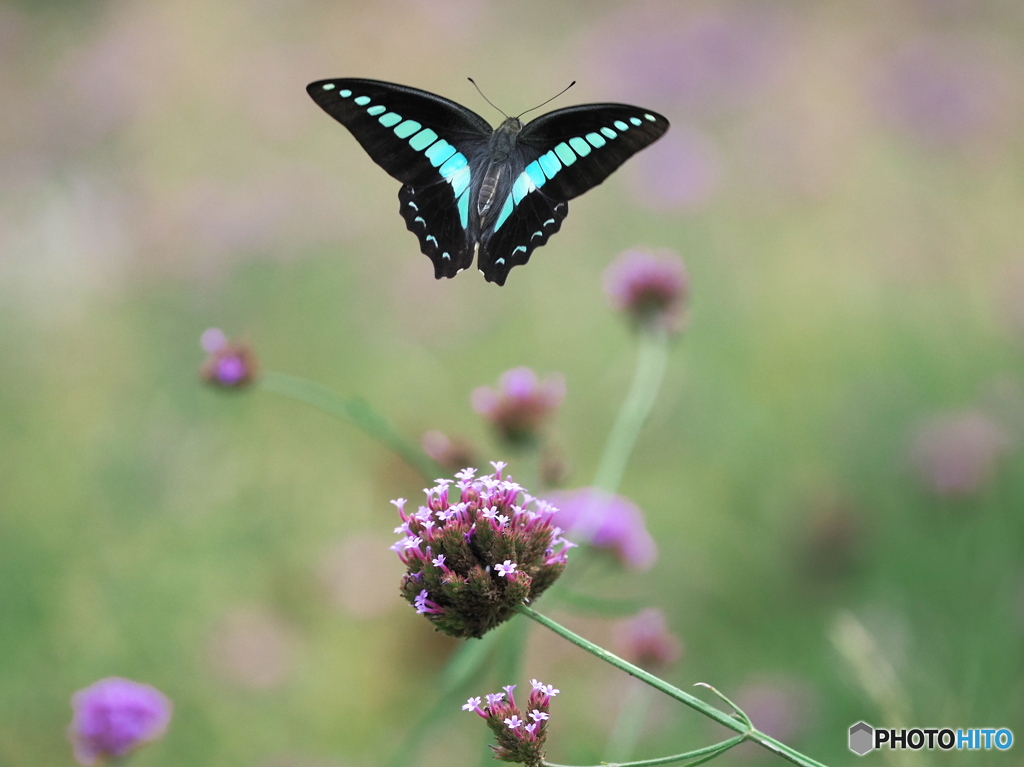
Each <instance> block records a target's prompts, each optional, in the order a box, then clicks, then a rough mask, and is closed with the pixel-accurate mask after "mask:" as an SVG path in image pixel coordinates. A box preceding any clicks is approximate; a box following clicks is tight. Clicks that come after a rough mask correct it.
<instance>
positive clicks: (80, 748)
mask: <svg viewBox="0 0 1024 767" xmlns="http://www.w3.org/2000/svg"><path fill="white" fill-rule="evenodd" d="M71 708H72V709H73V710H74V715H73V716H72V719H71V726H70V727H69V728H68V738H69V739H70V740H71V744H72V746H73V747H74V751H75V759H76V760H77V761H78V763H79V764H84V765H93V764H102V763H104V762H106V761H108V760H110V759H118V758H120V757H123V756H125V755H126V754H128V753H129V752H131V751H133V750H134V749H136V748H137V747H139V746H141V745H142V744H143V743H147V742H149V741H151V740H156V739H158V738H160V737H161V736H162V735H163V734H164V732H165V731H166V730H167V725H168V724H169V723H170V721H171V701H170V700H168V699H167V696H166V695H164V694H163V693H162V692H160V691H159V690H157V689H156V688H155V687H150V686H149V685H148V684H140V683H139V682H133V681H131V680H130V679H122V678H120V677H116V676H112V677H108V678H106V679H101V680H100V681H98V682H96V683H95V684H93V685H91V686H89V687H86V688H85V689H84V690H79V691H78V692H76V693H75V694H74V695H73V696H72V697H71Z"/></svg>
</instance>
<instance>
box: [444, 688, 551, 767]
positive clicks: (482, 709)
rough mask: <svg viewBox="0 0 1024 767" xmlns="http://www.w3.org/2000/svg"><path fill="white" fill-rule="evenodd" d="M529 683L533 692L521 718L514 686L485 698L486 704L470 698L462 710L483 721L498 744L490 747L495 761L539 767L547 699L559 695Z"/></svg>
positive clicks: (545, 735)
mask: <svg viewBox="0 0 1024 767" xmlns="http://www.w3.org/2000/svg"><path fill="white" fill-rule="evenodd" d="M530 683H531V684H532V685H533V689H532V690H531V691H530V697H529V700H528V701H527V705H526V713H525V714H524V713H523V712H522V711H521V710H520V709H519V706H518V705H516V700H515V696H514V694H513V691H514V690H515V689H516V686H515V685H514V684H510V685H508V686H507V687H504V688H502V689H504V690H505V692H498V693H492V694H490V695H486V696H485V698H486V699H487V702H486V703H483V701H481V699H480V698H470V699H469V700H468V701H466V703H465V705H463V707H462V710H463V711H472V712H474V713H476V714H478V715H479V716H481V717H483V718H484V719H485V720H486V721H487V726H488V727H490V728H491V732H493V733H494V736H495V738H496V739H497V741H498V744H497V745H496V746H491V748H492V749H493V750H494V758H495V759H500V760H501V761H503V762H517V763H519V764H525V765H527V767H539V765H541V764H542V763H543V761H544V742H545V741H546V740H547V730H548V719H549V715H548V714H549V707H550V704H551V699H552V698H553V697H555V696H556V695H558V692H559V691H558V690H556V689H555V688H554V687H553V686H551V685H549V684H544V683H543V682H538V681H537V680H536V679H531V680H530Z"/></svg>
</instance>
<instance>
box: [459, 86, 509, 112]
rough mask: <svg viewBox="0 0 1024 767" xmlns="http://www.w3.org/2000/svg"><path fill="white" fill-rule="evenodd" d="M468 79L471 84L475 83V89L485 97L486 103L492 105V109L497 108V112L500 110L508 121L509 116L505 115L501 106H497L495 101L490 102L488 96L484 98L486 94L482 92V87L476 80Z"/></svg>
mask: <svg viewBox="0 0 1024 767" xmlns="http://www.w3.org/2000/svg"><path fill="white" fill-rule="evenodd" d="M466 79H467V80H469V81H470V82H471V83H473V87H474V88H476V92H477V93H479V94H480V95H481V96H483V97H484V101H486V102H487V103H488V104H490V105H491V106H492V107H494V108H495V109H497V110H498V111H499V112H501V113H502V114H503V115H505V119H508V115H506V114H505V112H504V110H503V109H501V107H499V106H498V105H497V104H495V103H494V102H493V101H491V100H490V99H489V98H487V97H486V96H484V92H483V91H482V90H480V86H479V85H477V84H476V80H474V79H473V78H472V77H467V78H466Z"/></svg>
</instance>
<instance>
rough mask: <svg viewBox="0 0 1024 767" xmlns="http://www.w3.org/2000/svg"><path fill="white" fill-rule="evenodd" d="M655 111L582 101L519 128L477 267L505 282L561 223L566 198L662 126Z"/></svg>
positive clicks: (656, 136)
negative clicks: (508, 179)
mask: <svg viewBox="0 0 1024 767" xmlns="http://www.w3.org/2000/svg"><path fill="white" fill-rule="evenodd" d="M668 126H669V123H668V120H666V119H665V118H664V117H662V116H661V115H659V114H657V113H656V112H651V111H650V110H645V109H641V108H639V107H634V106H629V105H626V104H583V105H581V106H574V107H568V108H566V109H559V110H556V111H554V112H549V113H548V114H546V115H542V116H541V117H538V118H537V119H536V120H534V121H532V122H530V123H528V124H527V125H526V126H525V127H524V128H523V130H522V131H521V132H520V133H519V136H518V138H517V147H516V152H515V155H514V157H513V158H511V159H510V168H511V171H512V173H511V179H512V180H511V183H510V184H509V185H508V190H507V192H506V194H505V197H504V203H503V205H502V207H501V209H500V210H499V212H498V214H497V216H496V217H495V219H494V224H493V226H489V227H488V228H487V229H486V230H485V231H484V232H483V234H482V236H481V244H480V270H481V271H482V272H483V273H484V277H486V278H487V280H488V281H490V282H497V283H498V284H499V285H503V284H504V283H505V279H506V278H507V277H508V272H509V270H510V269H511V268H512V267H513V266H518V265H520V264H525V263H526V262H527V261H528V260H529V258H530V255H531V254H532V253H533V251H534V250H535V249H536V248H539V247H540V246H541V245H543V244H544V243H546V242H547V241H548V238H549V237H550V236H551V235H552V234H554V233H555V232H557V231H558V229H559V228H560V227H561V224H562V219H564V218H565V217H566V215H567V214H568V212H569V208H568V201H569V200H571V199H572V198H573V197H578V196H579V195H581V194H583V193H584V192H586V191H587V190H588V189H592V188H593V187H595V186H597V185H598V184H600V183H601V182H602V181H604V180H605V179H606V178H608V176H609V175H611V173H612V172H613V171H615V169H616V168H618V167H619V166H620V165H622V163H624V162H625V161H626V160H628V159H629V158H630V157H632V156H633V155H634V154H636V153H637V152H639V151H640V150H641V149H643V148H645V147H647V146H650V145H651V144H652V143H654V142H655V141H657V140H658V139H659V138H661V136H662V135H664V133H665V131H667V130H668Z"/></svg>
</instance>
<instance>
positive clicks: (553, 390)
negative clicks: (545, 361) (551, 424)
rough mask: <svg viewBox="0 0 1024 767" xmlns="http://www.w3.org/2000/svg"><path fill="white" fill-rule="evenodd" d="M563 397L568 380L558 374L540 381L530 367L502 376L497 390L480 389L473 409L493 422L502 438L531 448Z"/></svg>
mask: <svg viewBox="0 0 1024 767" xmlns="http://www.w3.org/2000/svg"><path fill="white" fill-rule="evenodd" d="M563 397H565V379H564V378H562V376H561V375H559V374H557V373H554V374H552V375H549V376H547V377H546V378H545V379H544V380H543V381H539V380H538V379H537V374H536V373H534V372H533V371H532V370H530V368H527V367H519V368H513V369H512V370H508V371H506V372H505V373H502V375H501V378H500V379H498V388H497V389H492V388H490V387H489V386H481V387H480V388H478V389H476V390H475V391H474V392H473V396H472V402H473V409H474V410H476V412H477V413H479V414H480V415H482V416H483V417H484V418H486V419H487V420H488V421H490V422H491V424H492V426H493V427H494V429H495V430H496V431H497V432H498V434H499V435H500V436H501V437H502V439H504V440H506V441H507V442H509V443H510V444H513V445H527V444H530V443H532V442H534V441H535V440H536V438H537V437H538V435H539V434H540V430H541V427H543V426H544V424H545V423H546V422H547V421H548V419H549V418H550V417H551V415H552V414H553V413H554V411H556V410H557V409H558V406H559V405H561V404H562V398H563Z"/></svg>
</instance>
